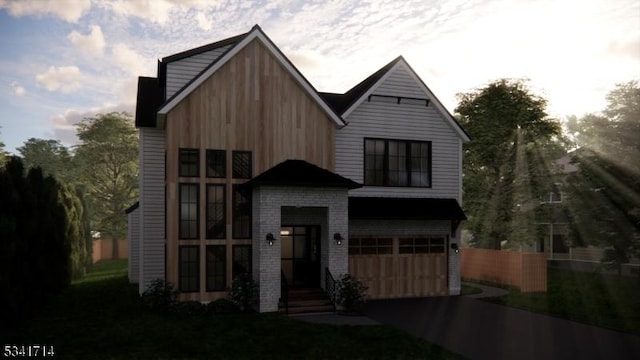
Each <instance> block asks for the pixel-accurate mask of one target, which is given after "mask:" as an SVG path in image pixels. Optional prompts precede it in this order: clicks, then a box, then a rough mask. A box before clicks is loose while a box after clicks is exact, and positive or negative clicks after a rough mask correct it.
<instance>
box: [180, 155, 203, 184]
mask: <svg viewBox="0 0 640 360" xmlns="http://www.w3.org/2000/svg"><path fill="white" fill-rule="evenodd" d="M179 162H180V163H179V167H178V176H181V177H198V176H200V151H199V150H198V149H180V153H179Z"/></svg>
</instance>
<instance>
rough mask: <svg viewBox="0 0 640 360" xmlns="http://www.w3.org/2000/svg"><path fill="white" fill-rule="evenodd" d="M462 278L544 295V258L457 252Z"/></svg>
mask: <svg viewBox="0 0 640 360" xmlns="http://www.w3.org/2000/svg"><path fill="white" fill-rule="evenodd" d="M460 256H461V259H460V260H461V268H462V269H461V270H462V278H464V279H470V280H484V281H490V282H494V283H497V284H502V285H511V286H516V287H518V288H519V289H520V291H522V292H546V291H547V255H546V254H544V253H526V252H515V251H501V250H490V249H474V248H463V249H460Z"/></svg>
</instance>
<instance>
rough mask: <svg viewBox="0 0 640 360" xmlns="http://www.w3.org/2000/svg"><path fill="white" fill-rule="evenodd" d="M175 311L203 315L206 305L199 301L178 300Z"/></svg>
mask: <svg viewBox="0 0 640 360" xmlns="http://www.w3.org/2000/svg"><path fill="white" fill-rule="evenodd" d="M175 309H176V313H178V314H179V315H186V316H200V315H204V314H205V313H206V312H207V310H208V308H207V306H206V305H204V304H203V303H201V302H199V301H183V302H179V303H178V304H177V305H176V306H175Z"/></svg>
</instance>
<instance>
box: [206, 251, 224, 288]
mask: <svg viewBox="0 0 640 360" xmlns="http://www.w3.org/2000/svg"><path fill="white" fill-rule="evenodd" d="M226 269H227V249H226V247H225V246H224V245H208V246H207V291H223V290H226V286H227V271H226Z"/></svg>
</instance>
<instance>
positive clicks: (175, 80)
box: [166, 45, 232, 99]
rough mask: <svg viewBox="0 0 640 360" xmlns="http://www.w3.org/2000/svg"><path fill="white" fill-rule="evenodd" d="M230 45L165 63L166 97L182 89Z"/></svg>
mask: <svg viewBox="0 0 640 360" xmlns="http://www.w3.org/2000/svg"><path fill="white" fill-rule="evenodd" d="M231 46H232V45H227V46H223V47H220V48H217V49H213V50H211V51H206V52H203V53H200V54H196V55H193V56H190V57H188V58H184V59H180V60H176V61H172V62H170V63H168V64H167V88H166V91H167V92H166V98H167V99H169V98H170V97H172V96H173V95H174V94H175V93H176V92H178V90H180V89H182V87H183V86H185V85H186V84H187V83H188V82H189V81H191V79H193V78H195V77H196V75H198V74H200V72H201V71H202V70H204V69H205V68H206V67H207V66H209V65H210V64H211V63H212V62H214V61H216V59H218V58H219V57H220V55H222V54H224V53H225V52H226V51H227V50H229V48H230V47H231Z"/></svg>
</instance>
